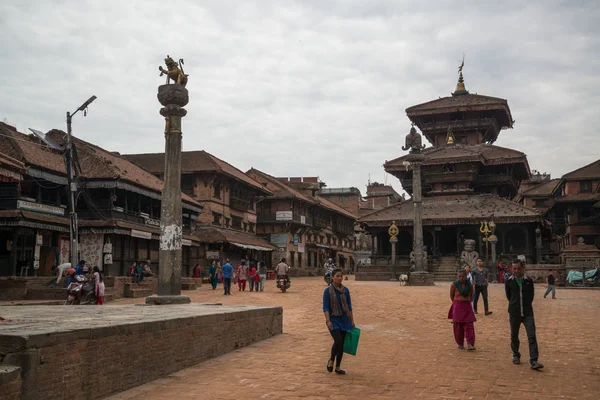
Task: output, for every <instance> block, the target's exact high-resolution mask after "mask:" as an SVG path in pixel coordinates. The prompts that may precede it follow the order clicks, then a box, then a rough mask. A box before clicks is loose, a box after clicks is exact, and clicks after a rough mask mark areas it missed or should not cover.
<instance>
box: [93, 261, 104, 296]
mask: <svg viewBox="0 0 600 400" xmlns="http://www.w3.org/2000/svg"><path fill="white" fill-rule="evenodd" d="M94 285H95V288H94V289H95V291H96V304H98V305H102V304H104V279H102V272H100V268H98V267H94Z"/></svg>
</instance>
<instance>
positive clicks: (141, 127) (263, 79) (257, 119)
mask: <svg viewBox="0 0 600 400" xmlns="http://www.w3.org/2000/svg"><path fill="white" fill-rule="evenodd" d="M599 17H600V12H599V11H598V7H597V6H596V5H595V3H594V2H582V1H580V2H576V3H575V2H573V3H571V2H561V1H548V2H535V1H533V2H527V3H522V2H517V1H508V2H498V3H493V4H491V3H489V4H488V3H486V4H483V3H473V2H469V1H441V0H440V1H435V2H434V1H431V2H422V1H403V2H398V1H395V0H376V1H355V0H352V1H316V0H315V1H294V2H293V1H261V2H252V3H251V2H233V1H221V2H216V1H215V2H195V1H192V0H189V1H174V2H170V3H168V4H167V3H164V2H156V1H143V2H142V1H137V0H132V1H128V2H117V1H102V2H95V1H91V0H88V1H61V2H52V3H49V2H44V1H8V2H3V3H2V4H1V5H0V34H1V35H2V38H3V41H2V43H1V44H0V50H1V51H2V54H3V57H2V58H1V59H0V69H1V70H2V71H3V74H2V75H3V90H2V91H1V92H0V118H6V119H7V121H8V122H9V123H12V124H14V125H16V126H17V127H18V128H19V129H20V130H21V131H25V130H26V128H28V127H32V128H37V129H40V130H49V129H52V128H61V129H65V126H64V125H65V112H66V111H67V110H71V111H72V110H74V109H75V108H77V107H78V106H79V105H80V104H81V103H82V102H83V101H85V100H86V99H87V98H88V97H89V96H90V95H92V94H95V95H96V96H98V100H96V102H94V104H93V105H91V106H90V109H89V111H90V112H89V115H88V117H87V118H83V116H79V115H78V116H76V117H75V118H74V121H73V130H74V133H75V134H76V135H77V136H79V137H81V138H83V139H85V140H88V141H91V142H93V143H96V144H98V145H100V146H102V147H104V148H106V149H109V150H116V151H120V152H122V153H134V152H158V151H162V150H163V147H164V137H163V134H162V129H163V120H162V117H161V116H160V115H159V114H158V110H159V108H160V105H159V104H158V102H157V100H156V88H157V86H158V85H160V84H161V83H162V82H163V80H162V79H163V78H159V76H158V65H160V64H162V61H163V58H164V56H165V55H166V54H170V55H171V56H173V57H175V58H184V59H185V70H186V73H189V74H190V81H189V84H188V89H189V90H190V104H189V105H188V106H187V109H188V116H187V117H185V118H184V121H183V131H184V149H185V150H198V149H204V150H207V151H209V152H210V153H213V154H214V155H216V156H218V157H220V158H223V159H225V160H226V161H228V162H230V163H232V164H233V165H235V166H236V167H238V168H240V169H243V170H245V169H248V168H250V167H255V168H258V169H261V170H264V171H265V172H268V173H270V174H273V175H277V176H299V175H304V176H314V175H318V176H320V177H321V179H322V180H324V181H325V182H326V183H327V184H328V186H329V187H336V186H345V187H347V186H356V187H359V188H360V189H361V190H363V193H364V185H365V184H366V181H367V179H368V177H369V175H370V176H371V179H372V180H378V181H384V180H385V179H387V181H388V182H392V183H393V184H394V186H395V187H396V188H397V189H399V188H400V185H399V182H398V181H397V180H396V178H393V177H391V176H387V178H386V176H385V173H384V171H383V168H382V164H383V163H384V162H385V160H391V159H393V158H396V157H398V156H400V155H402V153H403V152H402V150H401V146H402V144H403V143H402V142H403V137H404V135H405V134H406V133H407V132H408V129H409V128H410V122H409V120H408V118H407V117H406V115H405V112H404V110H405V109H406V108H408V107H410V106H412V105H415V104H419V103H421V102H425V101H429V100H432V99H437V98H438V97H440V96H447V95H449V93H450V92H451V91H452V90H453V89H454V86H455V83H456V67H457V66H458V63H459V61H460V59H461V57H462V53H463V52H464V53H466V66H465V69H464V72H465V81H466V85H467V89H468V90H470V91H471V92H472V93H479V94H486V95H490V96H496V97H502V98H506V99H508V102H509V105H510V107H511V110H512V113H513V117H514V118H515V120H516V124H515V128H514V129H512V130H507V131H503V132H502V133H501V135H500V137H499V140H498V142H497V144H498V145H500V146H503V147H511V148H515V149H517V150H520V151H523V152H525V153H526V154H527V155H528V157H529V163H530V165H531V167H532V168H533V169H538V170H541V171H546V172H551V173H552V175H553V176H561V175H562V174H564V173H566V172H568V171H570V170H573V169H575V168H578V167H579V166H582V165H585V164H587V163H589V162H591V161H593V160H595V159H598V158H599V152H598V149H600V137H599V136H598V135H597V134H596V132H595V130H596V126H598V124H599V123H600V113H599V112H598V104H599V100H600V94H599V93H600V78H598V76H597V71H598V70H600V39H599V38H600V35H598V33H599V32H598V30H599V28H598V27H597V23H596V22H597V20H598V18H599Z"/></svg>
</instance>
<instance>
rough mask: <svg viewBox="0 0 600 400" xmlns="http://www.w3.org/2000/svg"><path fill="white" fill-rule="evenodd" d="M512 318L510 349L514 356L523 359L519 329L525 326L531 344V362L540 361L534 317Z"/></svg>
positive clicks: (518, 316) (513, 316) (511, 316)
mask: <svg viewBox="0 0 600 400" xmlns="http://www.w3.org/2000/svg"><path fill="white" fill-rule="evenodd" d="M509 316H510V348H511V350H512V353H513V356H515V357H519V358H521V353H519V344H520V342H519V329H520V328H521V324H523V325H525V332H527V341H528V342H529V362H533V361H537V359H538V344H537V338H536V337H535V320H534V319H533V315H530V316H528V317H521V316H520V315H512V314H509Z"/></svg>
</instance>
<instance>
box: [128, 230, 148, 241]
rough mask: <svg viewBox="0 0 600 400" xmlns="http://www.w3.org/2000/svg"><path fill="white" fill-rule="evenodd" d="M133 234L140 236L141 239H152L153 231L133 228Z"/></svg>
mask: <svg viewBox="0 0 600 400" xmlns="http://www.w3.org/2000/svg"><path fill="white" fill-rule="evenodd" d="M131 236H133V237H136V238H140V239H146V240H150V239H152V233H150V232H144V231H137V230H135V229H132V230H131Z"/></svg>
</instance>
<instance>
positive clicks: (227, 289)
mask: <svg viewBox="0 0 600 400" xmlns="http://www.w3.org/2000/svg"><path fill="white" fill-rule="evenodd" d="M223 289H224V290H225V292H224V293H223V294H231V278H223Z"/></svg>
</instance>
